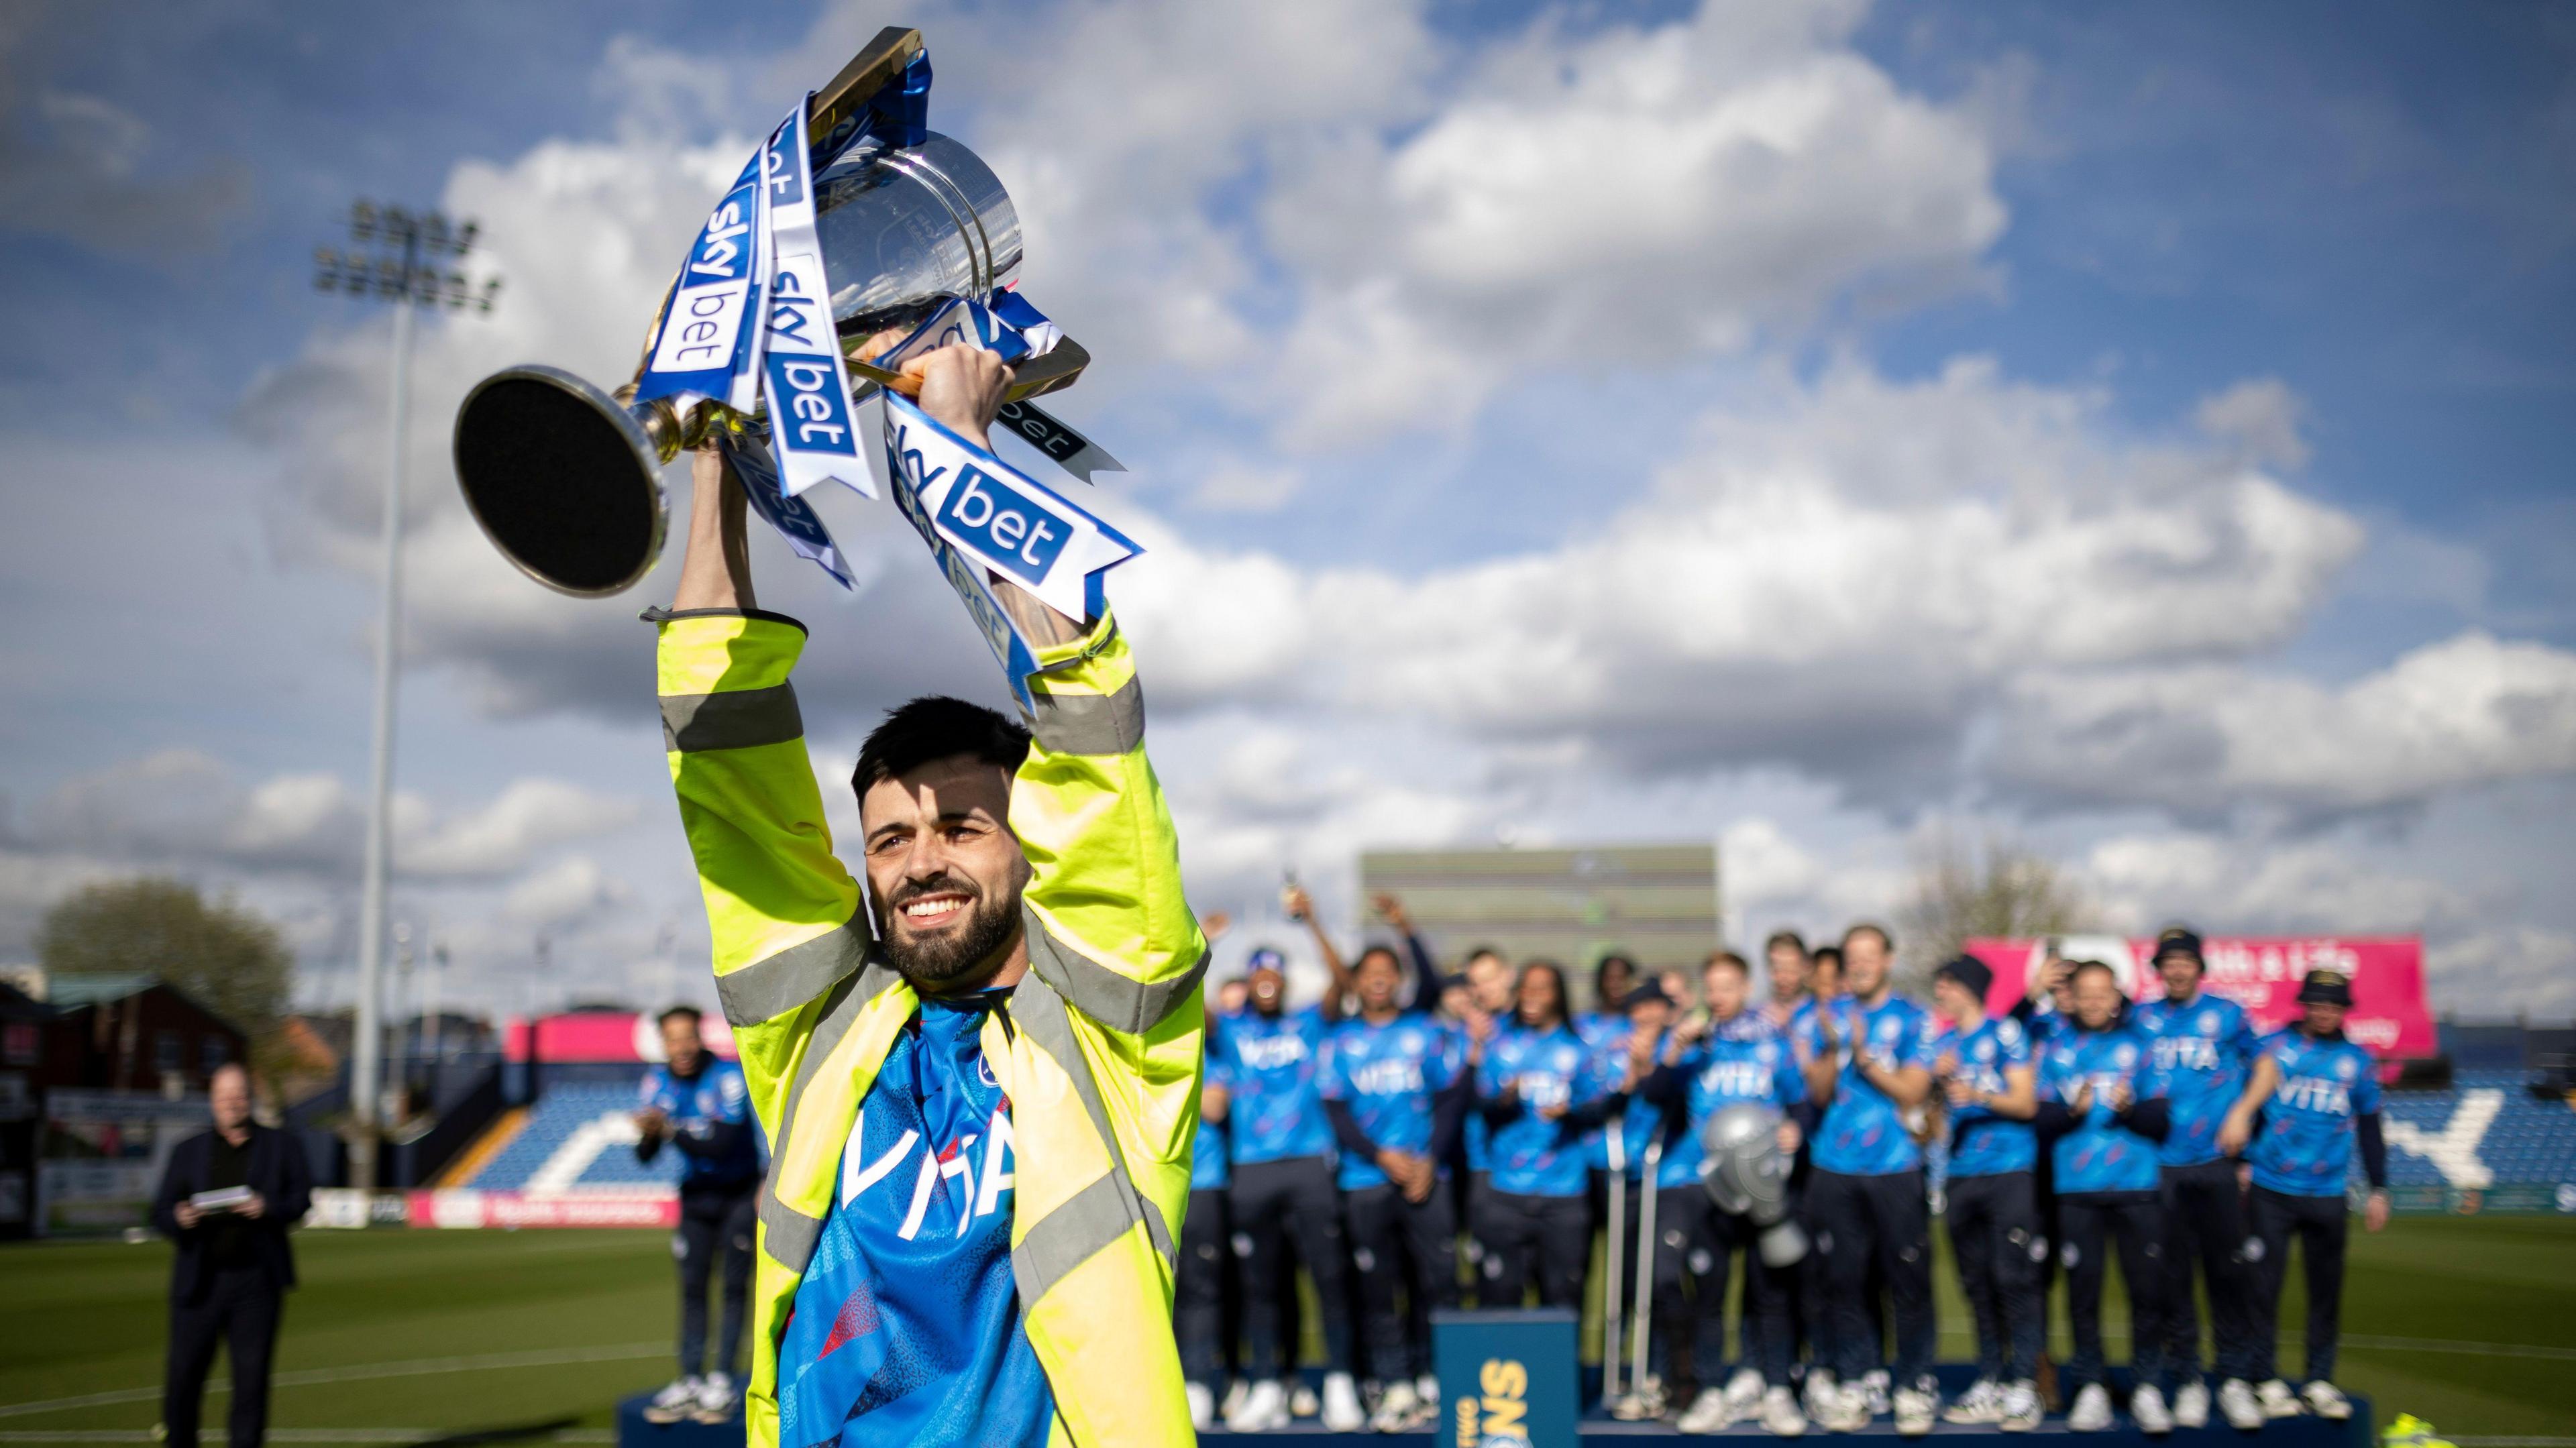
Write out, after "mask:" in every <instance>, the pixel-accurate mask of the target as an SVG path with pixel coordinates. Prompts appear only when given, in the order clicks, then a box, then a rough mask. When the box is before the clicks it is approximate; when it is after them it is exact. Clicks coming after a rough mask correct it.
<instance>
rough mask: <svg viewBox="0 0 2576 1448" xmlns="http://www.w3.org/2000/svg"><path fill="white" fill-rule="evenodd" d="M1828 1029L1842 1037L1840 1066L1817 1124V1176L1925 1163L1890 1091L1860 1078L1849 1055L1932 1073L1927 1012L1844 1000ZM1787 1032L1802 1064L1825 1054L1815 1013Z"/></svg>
mask: <svg viewBox="0 0 2576 1448" xmlns="http://www.w3.org/2000/svg"><path fill="white" fill-rule="evenodd" d="M1830 1009H1831V1010H1832V1011H1833V1012H1834V1030H1835V1032H1836V1034H1837V1035H1838V1036H1840V1038H1841V1046H1840V1050H1839V1053H1838V1054H1839V1056H1840V1059H1841V1061H1842V1069H1841V1071H1840V1072H1839V1073H1838V1074H1837V1075H1836V1076H1835V1078H1834V1099H1833V1102H1832V1104H1830V1105H1828V1106H1827V1107H1826V1108H1825V1119H1824V1121H1823V1123H1822V1124H1821V1125H1820V1126H1819V1127H1818V1129H1817V1133H1816V1144H1815V1150H1814V1153H1813V1157H1812V1159H1813V1160H1814V1162H1815V1164H1816V1166H1817V1168H1818V1169H1819V1170H1822V1171H1829V1172H1836V1173H1840V1174H1841V1175H1844V1176H1889V1175H1893V1174H1894V1173H1897V1172H1906V1171H1913V1170H1915V1169H1916V1168H1918V1167H1920V1166H1922V1165H1923V1148H1922V1146H1921V1145H1920V1144H1918V1143H1917V1142H1916V1141H1915V1140H1914V1135H1913V1133H1912V1132H1910V1131H1907V1130H1906V1129H1905V1118H1904V1116H1903V1115H1902V1114H1901V1113H1900V1112H1899V1111H1898V1110H1897V1108H1896V1102H1895V1101H1894V1100H1892V1099H1890V1098H1889V1096H1888V1094H1887V1093H1886V1092H1884V1091H1881V1090H1879V1089H1878V1088H1877V1087H1876V1086H1873V1085H1871V1084H1870V1083H1869V1081H1868V1079H1867V1078H1866V1077H1864V1076H1862V1075H1861V1073H1860V1067H1859V1066H1858V1064H1857V1063H1856V1060H1855V1053H1856V1052H1858V1051H1866V1052H1867V1053H1868V1054H1869V1055H1870V1056H1871V1057H1872V1058H1873V1059H1875V1060H1878V1061H1880V1062H1882V1063H1884V1064H1886V1065H1888V1066H1892V1067H1896V1068H1899V1069H1902V1068H1904V1067H1908V1066H1921V1067H1923V1068H1925V1069H1927V1070H1928V1069H1930V1068H1931V1066H1932V1063H1933V1046H1934V1044H1935V1042H1936V1041H1937V1039H1938V1035H1937V1027H1936V1025H1935V1023H1934V1021H1933V1019H1932V1016H1931V1013H1930V1012H1928V1011H1926V1010H1924V1009H1923V1008H1922V1007H1921V1006H1918V1005H1916V1004H1915V1003H1914V1002H1912V1001H1909V1000H1905V999H1903V998H1901V997H1898V996H1889V997H1888V998H1887V999H1886V1000H1884V1001H1881V1002H1880V1003H1879V1004H1878V1005H1877V1006H1876V1007H1874V1008H1869V1009H1864V1008H1863V1007H1862V1006H1861V1004H1860V1002H1858V1001H1856V1000H1853V999H1851V998H1850V997H1848V996H1846V997H1843V998H1841V999H1839V1000H1836V1001H1835V1002H1834V1003H1833V1004H1832V1006H1831V1007H1830ZM1790 1029H1791V1030H1792V1031H1793V1032H1795V1033H1797V1034H1796V1035H1795V1038H1794V1039H1795V1042H1796V1045H1797V1048H1798V1052H1799V1056H1800V1058H1801V1059H1805V1060H1812V1059H1814V1058H1815V1057H1817V1056H1819V1055H1821V1054H1823V1053H1824V1050H1825V1043H1824V1022H1823V1019H1822V1016H1821V1013H1820V1012H1819V1011H1817V1010H1814V1009H1808V1010H1806V1011H1804V1012H1802V1013H1801V1014H1799V1015H1797V1016H1794V1017H1792V1018H1791V1021H1790Z"/></svg>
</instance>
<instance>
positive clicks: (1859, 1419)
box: [1809, 1383, 1869, 1433]
mask: <svg viewBox="0 0 2576 1448" xmlns="http://www.w3.org/2000/svg"><path fill="white" fill-rule="evenodd" d="M1809 1416H1811V1417H1813V1418H1814V1419H1815V1420H1816V1423H1817V1425H1818V1426H1820V1427H1822V1428H1823V1429H1824V1430H1825V1431H1826V1432H1828V1433H1858V1432H1860V1431H1861V1430H1863V1429H1865V1428H1867V1427H1868V1426H1869V1389H1867V1388H1865V1387H1862V1386H1861V1385H1860V1384H1858V1383H1852V1384H1850V1385H1848V1386H1845V1387H1840V1388H1836V1389H1834V1393H1833V1397H1832V1398H1830V1399H1829V1400H1827V1401H1826V1403H1825V1411H1824V1412H1822V1413H1813V1412H1811V1413H1810V1414H1809Z"/></svg>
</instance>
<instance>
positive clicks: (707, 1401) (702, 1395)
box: [689, 1373, 742, 1423]
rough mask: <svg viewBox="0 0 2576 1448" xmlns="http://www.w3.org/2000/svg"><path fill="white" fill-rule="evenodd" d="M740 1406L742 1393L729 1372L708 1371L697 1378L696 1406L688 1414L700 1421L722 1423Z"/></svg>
mask: <svg viewBox="0 0 2576 1448" xmlns="http://www.w3.org/2000/svg"><path fill="white" fill-rule="evenodd" d="M741 1406H742V1393H741V1390H739V1389H737V1388H736V1387H734V1385H733V1374H731V1373H709V1374H707V1375H706V1376H705V1377H703V1378H700V1379H699V1380H698V1406H697V1408H696V1410H695V1411H693V1412H691V1413H690V1414H689V1416H690V1417H692V1418H695V1419H697V1420H698V1421H699V1422H701V1423H722V1422H724V1421H725V1420H727V1419H729V1418H731V1417H732V1416H733V1415H734V1413H735V1411H736V1410H738V1409H740V1408H741Z"/></svg>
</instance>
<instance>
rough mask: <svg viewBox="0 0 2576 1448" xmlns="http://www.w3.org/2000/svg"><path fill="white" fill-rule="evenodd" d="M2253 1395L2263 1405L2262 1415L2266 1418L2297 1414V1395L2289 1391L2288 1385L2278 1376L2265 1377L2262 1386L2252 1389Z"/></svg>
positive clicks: (2287, 1416)
mask: <svg viewBox="0 0 2576 1448" xmlns="http://www.w3.org/2000/svg"><path fill="white" fill-rule="evenodd" d="M2254 1397H2255V1400H2256V1401H2257V1402H2260V1403H2261V1404H2262V1405H2263V1416H2264V1417H2266V1418H2295V1417H2297V1416H2299V1395H2298V1394H2296V1393H2294V1392H2291V1391H2290V1385H2289V1384H2288V1383H2285V1382H2283V1381H2281V1380H2280V1379H2279V1378H2270V1379H2267V1380H2266V1381H2265V1382H2264V1384H2263V1386H2261V1387H2259V1388H2256V1389H2255V1390H2254Z"/></svg>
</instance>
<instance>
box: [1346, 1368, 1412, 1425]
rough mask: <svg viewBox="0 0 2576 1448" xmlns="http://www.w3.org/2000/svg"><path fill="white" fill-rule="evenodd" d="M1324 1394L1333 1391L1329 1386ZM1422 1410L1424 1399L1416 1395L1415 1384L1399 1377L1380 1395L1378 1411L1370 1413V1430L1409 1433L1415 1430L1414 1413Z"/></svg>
mask: <svg viewBox="0 0 2576 1448" xmlns="http://www.w3.org/2000/svg"><path fill="white" fill-rule="evenodd" d="M1324 1395H1325V1396H1326V1397H1331V1396H1332V1391H1331V1389H1330V1388H1329V1387H1327V1388H1326V1390H1325V1394H1324ZM1421 1411H1422V1399H1421V1398H1419V1397H1417V1396H1415V1394H1414V1391H1413V1384H1411V1383H1408V1382H1406V1381H1405V1380H1404V1379H1402V1378H1398V1379H1396V1380H1395V1382H1394V1383H1393V1384H1392V1385H1390V1386H1389V1387H1388V1388H1387V1390H1386V1392H1385V1393H1383V1394H1381V1395H1380V1396H1379V1398H1378V1400H1377V1411H1376V1412H1375V1413H1372V1414H1370V1415H1369V1431H1370V1432H1372V1433H1409V1432H1411V1431H1412V1430H1413V1417H1414V1415H1415V1414H1416V1413H1419V1412H1421Z"/></svg>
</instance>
